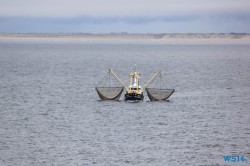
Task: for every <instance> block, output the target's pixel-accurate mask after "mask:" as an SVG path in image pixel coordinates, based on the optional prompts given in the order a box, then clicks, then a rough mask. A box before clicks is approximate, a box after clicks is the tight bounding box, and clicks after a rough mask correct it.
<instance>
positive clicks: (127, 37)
mask: <svg viewBox="0 0 250 166" xmlns="http://www.w3.org/2000/svg"><path fill="white" fill-rule="evenodd" d="M0 41H114V42H115V41H121V42H122V41H128V42H129V41H135V42H136V41H142V42H143V41H149V42H250V34H247V33H159V34H139V33H107V34H101V33H100V34H89V33H0Z"/></svg>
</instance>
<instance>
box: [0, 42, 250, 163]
mask: <svg viewBox="0 0 250 166" xmlns="http://www.w3.org/2000/svg"><path fill="white" fill-rule="evenodd" d="M134 64H137V66H138V67H137V69H138V72H140V73H141V74H142V77H141V80H142V82H145V81H147V79H148V78H150V76H152V75H153V73H154V72H155V71H156V70H157V69H161V70H162V75H163V77H164V78H165V80H166V82H167V86H168V87H169V88H175V90H176V91H175V93H174V94H173V95H172V96H171V97H170V99H169V100H170V101H169V102H149V101H148V100H149V99H148V98H147V97H146V100H144V102H140V103H126V102H124V101H122V99H123V96H122V97H121V101H118V102H111V101H105V102H103V101H99V98H98V95H97V93H96V91H95V85H96V84H97V83H98V82H99V81H100V80H101V79H102V78H103V77H104V75H105V74H106V73H107V69H108V67H112V68H114V69H115V71H116V73H117V74H118V75H119V76H120V77H121V78H122V79H123V80H124V82H125V83H127V84H128V83H129V73H130V72H131V71H133V67H134ZM225 155H237V156H238V155H240V156H242V155H244V157H245V158H246V161H244V162H237V163H232V162H225V161H224V157H223V156H225ZM0 165H1V166H16V165H19V166H31V165H38V166H40V165H41V166H47V165H49V166H50V165H63V166H68V165H98V166H99V165H100V166H103V165H104V166H113V165H128V166H130V165H136V166H137V165H140V166H147V165H150V166H165V165H171V166H174V165H177V166H178V165H250V44H247V43H245V44H244V43H242V44H239V43H214V44H213V43H176V44H175V43H165V44H164V43H136V42H133V43H126V42H123V43H105V42H103V43H94V42H92V43H88V42H53V41H51V42H15V41H12V42H0Z"/></svg>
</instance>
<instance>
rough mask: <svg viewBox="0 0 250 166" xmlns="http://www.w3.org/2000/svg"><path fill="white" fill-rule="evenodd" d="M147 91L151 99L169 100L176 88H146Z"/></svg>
mask: <svg viewBox="0 0 250 166" xmlns="http://www.w3.org/2000/svg"><path fill="white" fill-rule="evenodd" d="M146 91H147V94H148V98H149V99H150V100H151V101H159V100H167V99H168V98H169V97H170V96H171V95H172V94H173V93H174V89H157V88H146Z"/></svg>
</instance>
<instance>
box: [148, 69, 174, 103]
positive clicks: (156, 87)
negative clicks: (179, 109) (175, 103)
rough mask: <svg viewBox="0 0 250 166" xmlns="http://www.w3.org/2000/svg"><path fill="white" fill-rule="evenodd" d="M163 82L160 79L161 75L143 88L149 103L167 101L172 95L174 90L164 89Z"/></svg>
mask: <svg viewBox="0 0 250 166" xmlns="http://www.w3.org/2000/svg"><path fill="white" fill-rule="evenodd" d="M166 87H167V86H166V83H165V80H164V79H162V76H161V74H160V75H159V76H158V77H156V78H155V80H154V81H153V82H152V83H150V85H149V86H148V87H146V88H145V90H146V92H147V95H148V98H149V99H150V101H161V100H167V99H168V98H169V97H170V96H171V95H172V94H173V93H174V89H169V88H166Z"/></svg>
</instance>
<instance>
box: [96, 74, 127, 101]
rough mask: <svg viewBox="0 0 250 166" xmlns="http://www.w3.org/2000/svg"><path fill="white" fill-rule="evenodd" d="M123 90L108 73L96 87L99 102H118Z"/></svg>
mask: <svg viewBox="0 0 250 166" xmlns="http://www.w3.org/2000/svg"><path fill="white" fill-rule="evenodd" d="M123 90H124V87H123V85H121V83H120V82H119V81H117V80H116V79H115V78H114V76H113V75H111V73H110V72H109V73H108V74H107V75H106V76H105V77H104V78H103V79H102V80H101V81H100V82H99V83H98V84H97V86H96V91H97V94H98V96H99V97H100V99H101V100H119V98H120V96H121V94H122V92H123Z"/></svg>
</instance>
